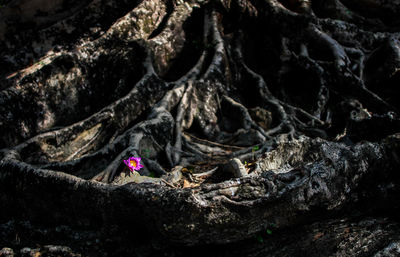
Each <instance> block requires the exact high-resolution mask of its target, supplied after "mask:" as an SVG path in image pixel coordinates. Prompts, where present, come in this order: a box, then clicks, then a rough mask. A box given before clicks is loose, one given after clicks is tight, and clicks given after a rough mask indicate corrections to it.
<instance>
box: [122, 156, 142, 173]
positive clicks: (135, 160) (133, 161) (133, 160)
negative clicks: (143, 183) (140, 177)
mask: <svg viewBox="0 0 400 257" xmlns="http://www.w3.org/2000/svg"><path fill="white" fill-rule="evenodd" d="M140 160H141V158H140V157H129V159H128V160H124V163H125V164H126V166H128V168H129V169H130V170H131V171H132V172H133V171H134V170H140V169H141V168H143V165H142V164H140Z"/></svg>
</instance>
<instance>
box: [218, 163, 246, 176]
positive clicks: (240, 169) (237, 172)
mask: <svg viewBox="0 0 400 257" xmlns="http://www.w3.org/2000/svg"><path fill="white" fill-rule="evenodd" d="M223 171H224V172H225V173H230V174H232V175H233V177H235V178H241V177H244V176H247V171H246V168H245V167H244V165H243V164H242V162H241V161H240V160H239V159H237V158H234V159H232V160H230V161H229V162H228V163H227V164H225V165H224V167H223Z"/></svg>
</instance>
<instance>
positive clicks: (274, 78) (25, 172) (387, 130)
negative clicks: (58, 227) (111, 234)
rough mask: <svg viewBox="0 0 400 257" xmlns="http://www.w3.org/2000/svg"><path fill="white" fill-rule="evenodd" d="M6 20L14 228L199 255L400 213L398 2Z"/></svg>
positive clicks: (21, 9) (167, 7) (163, 7)
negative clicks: (98, 233) (142, 240)
mask: <svg viewBox="0 0 400 257" xmlns="http://www.w3.org/2000/svg"><path fill="white" fill-rule="evenodd" d="M39 2H40V3H42V4H40V5H39ZM78 2H79V3H78ZM69 5H71V6H69ZM0 13H1V14H4V15H0V17H1V18H0V39H2V41H1V42H0V52H1V59H0V64H1V66H2V67H4V68H2V69H1V70H0V85H1V90H2V91H1V92H0V103H1V104H0V132H1V137H0V147H1V148H3V149H2V150H1V155H0V157H1V164H0V165H1V166H0V192H1V198H0V199H1V201H0V207H1V209H2V210H5V212H3V213H1V215H0V219H1V220H6V219H7V218H8V217H10V215H15V216H18V217H21V218H29V219H31V220H35V221H40V220H44V219H46V220H47V221H48V222H50V223H63V222H64V223H67V224H72V225H78V226H89V227H106V228H115V227H116V228H118V229H117V230H118V231H123V233H126V232H127V231H129V233H128V234H130V235H131V236H134V234H135V232H134V231H142V232H143V233H146V234H148V235H153V236H154V237H160V238H163V239H162V240H165V239H167V240H168V241H169V242H173V243H179V244H182V245H190V246H193V245H203V244H213V243H217V244H227V243H231V242H236V241H240V240H244V239H248V238H252V237H254V236H255V235H259V234H260V233H262V232H263V231H265V230H266V229H271V228H273V229H274V231H283V232H280V233H284V231H290V230H291V229H292V228H298V227H301V226H307V224H312V223H314V224H315V222H317V223H320V224H324V225H323V226H328V225H327V224H328V223H329V222H330V220H332V219H334V218H332V217H337V216H343V215H350V216H352V215H354V214H355V213H357V215H359V216H360V217H362V218H361V219H368V218H365V217H366V216H367V215H373V213H376V212H377V213H383V214H384V215H383V216H385V215H387V216H388V217H389V216H390V215H389V214H391V213H395V212H396V211H398V209H399V204H400V202H399V200H398V198H397V197H396V195H398V193H399V186H400V176H399V173H398V167H399V162H400V159H399V156H400V148H399V147H400V143H399V139H400V136H399V134H397V133H399V132H400V131H399V125H400V120H399V118H398V109H399V104H398V101H397V96H398V92H399V91H398V89H397V84H398V83H399V82H400V81H399V78H400V75H399V74H400V73H399V72H398V71H399V67H400V50H399V49H400V48H399V47H400V42H399V40H400V38H399V37H400V34H399V25H400V24H399V22H398V18H397V17H399V14H400V4H399V3H398V1H378V0H368V1H367V0H365V1H361V2H360V1H347V0H346V1H345V0H329V1H318V0H313V1H311V0H309V1H303V0H288V1H284V0H282V1H277V0H264V1H260V0H233V1H225V0H218V1H217V0H215V1H211V0H209V1H201V0H191V1H181V0H178V1H169V0H155V1H134V2H133V1H96V0H94V1H83V2H82V1H77V2H76V3H75V1H73V2H71V1H56V2H51V3H50V2H49V1H33V0H32V1H13V2H11V3H9V4H7V5H6V6H5V7H2V8H0ZM17 13H18V14H19V16H16V15H14V14H17ZM130 156H140V157H142V159H143V162H144V166H145V167H144V168H143V169H142V170H141V171H140V174H137V173H136V174H131V173H130V172H129V171H128V170H127V169H126V168H125V167H124V164H123V160H124V159H127V158H128V157H130ZM352 208H355V210H354V209H352ZM22 210H23V212H22ZM390 219H391V218H390ZM324 222H325V223H324ZM390 222H393V224H394V223H396V222H397V221H394V220H393V221H392V220H390ZM396 224H397V223H396ZM310 226H311V225H310ZM357 226H358V225H357ZM360 226H361V225H360ZM396 226H397V225H396ZM390 231H391V230H390ZM121 233H122V232H121ZM390 233H392V232H390ZM297 234H299V235H300V234H301V232H299V233H297ZM362 238H363V236H360V237H359V238H358V239H357V240H363V239H362ZM393 238H395V237H393ZM317 239H318V238H317ZM324 240H325V239H324ZM326 240H327V242H329V240H331V241H332V242H337V240H345V239H343V238H342V239H337V240H336V239H335V240H336V241H335V240H333V239H332V238H326ZM393 240H394V241H393V242H397V243H394V244H398V241H396V240H398V239H393ZM271 242H275V241H273V240H272V241H271ZM342 242H344V241H342ZM275 243H276V242H275ZM304 243H305V244H306V245H307V244H308V243H307V242H304ZM391 243H392V242H391ZM327 244H328V243H327ZM376 245H377V246H376V247H375V246H373V247H370V248H368V251H369V252H368V253H369V254H375V253H378V252H379V251H381V252H382V251H383V250H382V249H383V248H382V247H383V246H382V245H381V244H376ZM389 245H390V244H388V245H386V246H387V247H389ZM319 246H321V247H323V244H320V245H319ZM319 246H318V247H319ZM386 246H385V247H386ZM349 247H350V246H349ZM360 247H361V246H360ZM379 247H381V248H379ZM393 247H394V246H393ZM345 248H347V247H344V248H340V249H339V248H338V249H336V251H337V252H336V254H340V253H342V252H341V251H346V249H345ZM263 249H264V250H260V252H259V253H258V254H261V253H262V252H263V251H265V250H266V249H268V248H263ZM285 249H287V252H286V254H289V253H290V250H288V248H285ZM329 249H330V250H329V251H331V252H329V253H327V254H334V253H335V252H334V251H335V249H331V248H329ZM349 249H350V248H349ZM349 251H350V252H348V253H347V254H353V253H354V254H355V255H356V256H361V255H362V254H361V253H360V252H357V251H358V248H357V249H353V248H352V249H350V250H349ZM275 253H277V254H284V252H281V253H278V252H275Z"/></svg>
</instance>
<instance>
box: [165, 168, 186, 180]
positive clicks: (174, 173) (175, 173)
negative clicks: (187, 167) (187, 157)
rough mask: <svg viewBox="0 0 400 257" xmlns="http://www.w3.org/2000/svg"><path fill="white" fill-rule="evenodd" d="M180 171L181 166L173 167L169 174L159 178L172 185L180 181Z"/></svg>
mask: <svg viewBox="0 0 400 257" xmlns="http://www.w3.org/2000/svg"><path fill="white" fill-rule="evenodd" d="M182 169H183V167H182V166H175V167H174V168H173V169H172V170H171V172H169V173H167V174H165V175H163V176H162V177H161V178H162V179H165V180H166V181H168V182H169V183H172V184H175V183H178V182H179V181H180V180H181V179H182Z"/></svg>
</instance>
